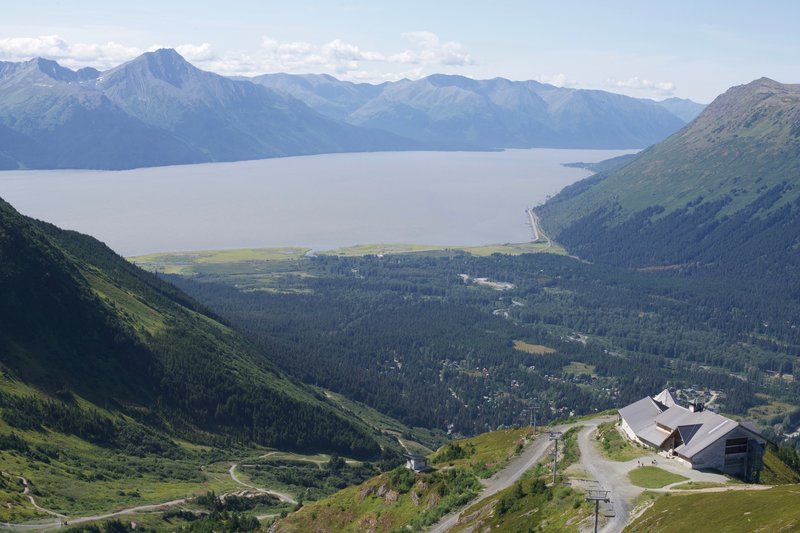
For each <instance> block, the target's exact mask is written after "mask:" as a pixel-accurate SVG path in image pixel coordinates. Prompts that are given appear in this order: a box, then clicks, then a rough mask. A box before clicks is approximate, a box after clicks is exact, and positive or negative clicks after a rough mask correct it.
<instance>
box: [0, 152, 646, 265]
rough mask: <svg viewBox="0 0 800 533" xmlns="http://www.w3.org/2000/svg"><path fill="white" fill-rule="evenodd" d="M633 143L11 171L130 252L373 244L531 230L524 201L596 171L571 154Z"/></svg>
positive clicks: (31, 202)
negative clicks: (581, 166) (585, 147)
mask: <svg viewBox="0 0 800 533" xmlns="http://www.w3.org/2000/svg"><path fill="white" fill-rule="evenodd" d="M623 153H630V151H622V150H545V149H535V150H507V151H504V152H381V153H359V154H332V155H319V156H306V157H288V158H280V159H267V160H261V161H245V162H239V163H211V164H202V165H185V166H173V167H158V168H145V169H137V170H129V171H123V172H107V171H87V170H63V171H62V170H58V171H10V172H0V197H2V198H4V199H5V200H7V201H8V202H10V203H11V204H12V205H13V206H14V207H15V208H16V209H17V210H18V211H20V212H21V213H23V214H25V215H29V216H32V217H35V218H39V219H42V220H46V221H48V222H52V223H54V224H56V225H58V226H61V227H63V228H68V229H75V230H78V231H81V232H83V233H88V234H90V235H93V236H94V237H97V238H98V239H100V240H102V241H104V242H105V243H106V244H108V245H109V246H111V248H113V249H114V250H116V251H117V252H119V253H121V254H123V255H136V254H142V253H148V252H164V251H183V250H208V249H222V248H245V247H273V246H290V245H300V246H310V247H312V248H314V249H317V250H324V249H331V248H336V247H340V246H349V245H353V244H367V243H414V244H443V245H444V244H446V245H461V246H467V245H480V244H496V243H506V242H526V241H529V240H530V238H531V237H530V235H531V234H530V229H529V227H528V225H527V218H526V216H525V213H524V210H525V208H526V207H529V206H533V205H536V204H538V203H541V202H543V201H544V200H545V198H546V197H547V196H548V195H553V194H555V193H557V192H558V191H559V190H561V189H562V188H563V187H564V186H566V185H569V184H570V183H573V182H575V181H577V180H579V179H581V178H583V177H586V176H587V175H588V174H589V173H588V172H586V171H583V170H580V169H574V168H566V167H563V166H561V163H569V162H575V161H586V162H594V161H602V160H604V159H608V158H610V157H614V156H617V155H620V154H623Z"/></svg>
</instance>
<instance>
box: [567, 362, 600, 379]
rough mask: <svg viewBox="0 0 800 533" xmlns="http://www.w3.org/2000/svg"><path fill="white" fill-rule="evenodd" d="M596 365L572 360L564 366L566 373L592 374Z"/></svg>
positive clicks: (576, 374) (577, 374)
mask: <svg viewBox="0 0 800 533" xmlns="http://www.w3.org/2000/svg"><path fill="white" fill-rule="evenodd" d="M595 369H596V367H595V365H587V364H586V363H579V362H578V361H572V362H571V363H570V364H568V365H566V366H565V367H564V373H566V374H572V375H574V376H581V375H586V376H592V375H594V372H595Z"/></svg>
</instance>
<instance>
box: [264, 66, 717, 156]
mask: <svg viewBox="0 0 800 533" xmlns="http://www.w3.org/2000/svg"><path fill="white" fill-rule="evenodd" d="M251 80H252V81H253V82H255V83H259V84H261V85H265V86H267V87H270V88H271V89H274V90H276V91H279V92H282V93H284V94H287V95H291V96H293V97H295V98H298V99H299V100H302V101H303V102H305V103H306V104H308V106H309V107H312V108H313V109H316V110H317V111H319V112H320V113H323V114H326V115H328V116H331V117H334V118H337V119H340V120H344V121H347V122H349V123H351V124H355V125H360V126H369V127H372V128H375V129H382V130H385V131H390V132H392V133H396V134H398V135H401V136H404V137H408V138H412V139H417V140H420V141H424V142H426V143H430V144H432V145H434V146H436V147H440V148H448V149H470V148H531V147H551V148H643V147H645V146H648V145H650V144H653V143H655V142H658V141H659V140H661V139H664V138H665V137H666V136H668V135H669V134H671V133H673V132H675V131H677V130H678V129H680V128H681V127H683V125H684V124H685V123H686V122H688V120H686V118H685V117H689V116H691V113H692V111H689V110H683V108H680V109H679V105H678V104H677V103H675V102H671V101H664V102H654V101H652V100H645V99H637V98H631V97H628V96H623V95H619V94H614V93H609V92H605V91H591V90H584V89H569V88H560V87H555V86H553V85H547V84H543V83H539V82H536V81H511V80H507V79H505V78H494V79H490V80H474V79H471V78H466V77H464V76H455V75H445V74H433V75H431V76H427V77H425V78H422V79H419V80H400V81H397V82H386V83H382V84H379V85H370V84H366V83H352V82H346V81H341V80H338V79H336V78H334V77H333V76H329V75H313V74H307V75H290V74H264V75H262V76H256V77H254V78H251ZM676 100H677V99H676ZM680 102H681V104H682V105H684V106H687V107H691V106H692V105H693V106H695V107H692V109H693V110H696V106H699V107H700V108H702V105H701V104H695V103H694V102H691V101H688V100H687V101H680ZM678 111H685V112H682V113H679V112H678ZM697 112H699V111H697ZM692 118H693V117H692Z"/></svg>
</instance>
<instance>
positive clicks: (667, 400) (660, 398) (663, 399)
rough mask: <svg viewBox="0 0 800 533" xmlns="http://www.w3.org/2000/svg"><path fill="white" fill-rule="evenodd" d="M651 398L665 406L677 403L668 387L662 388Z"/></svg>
mask: <svg viewBox="0 0 800 533" xmlns="http://www.w3.org/2000/svg"><path fill="white" fill-rule="evenodd" d="M653 399H654V400H655V401H657V402H658V403H660V404H661V405H663V406H664V407H667V408H669V407H672V406H674V405H678V403H677V402H676V401H675V398H674V397H673V396H672V393H671V392H669V389H664V390H662V391H661V392H659V393H658V394H657V395H656V396H653Z"/></svg>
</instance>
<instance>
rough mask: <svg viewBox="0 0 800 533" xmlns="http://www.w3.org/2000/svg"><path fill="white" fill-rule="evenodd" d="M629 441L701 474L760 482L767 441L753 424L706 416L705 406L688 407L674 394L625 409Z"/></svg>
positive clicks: (622, 413) (665, 393)
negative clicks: (727, 475) (661, 453)
mask: <svg viewBox="0 0 800 533" xmlns="http://www.w3.org/2000/svg"><path fill="white" fill-rule="evenodd" d="M619 415H620V419H621V421H620V425H621V427H622V429H623V431H624V432H625V434H626V435H628V437H629V438H630V439H631V440H633V441H635V442H638V443H641V444H643V445H645V446H650V447H652V448H655V449H657V450H660V451H663V452H666V453H668V454H670V456H671V457H673V458H675V459H677V460H678V461H680V462H683V463H684V464H686V465H687V466H689V467H690V468H693V469H696V470H718V471H720V472H724V473H726V474H730V475H733V476H737V477H740V478H742V479H744V480H746V481H757V480H758V475H759V472H760V471H761V466H762V459H763V456H764V447H765V445H766V439H764V437H762V436H761V435H760V434H759V433H758V430H757V429H756V427H755V426H754V425H753V424H752V423H751V422H736V421H735V420H731V419H730V418H727V417H725V416H722V415H719V414H717V413H713V412H711V411H706V410H704V409H703V404H701V403H690V404H689V407H688V408H686V407H682V406H680V405H678V404H677V403H676V402H675V399H674V398H673V397H672V394H670V392H669V391H668V390H666V389H665V390H663V391H662V392H661V393H660V394H658V395H657V396H653V397H650V396H647V397H645V398H642V399H641V400H639V401H638V402H634V403H632V404H630V405H628V406H626V407H623V408H622V409H620V410H619Z"/></svg>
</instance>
